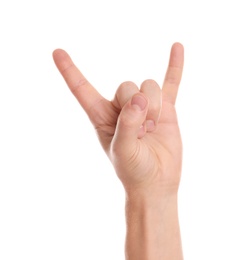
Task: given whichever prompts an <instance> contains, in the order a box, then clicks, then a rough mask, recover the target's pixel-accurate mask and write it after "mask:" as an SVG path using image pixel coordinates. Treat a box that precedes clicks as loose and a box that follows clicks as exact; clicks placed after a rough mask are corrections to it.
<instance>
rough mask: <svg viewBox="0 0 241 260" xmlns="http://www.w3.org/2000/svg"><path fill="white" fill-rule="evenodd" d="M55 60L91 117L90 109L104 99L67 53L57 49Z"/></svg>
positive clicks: (54, 53)
mask: <svg viewBox="0 0 241 260" xmlns="http://www.w3.org/2000/svg"><path fill="white" fill-rule="evenodd" d="M53 59H54V62H55V64H56V66H57V68H58V70H59V72H60V73H61V75H62V76H63V78H64V80H65V82H66V83H67V85H68V87H69V89H70V90H71V92H72V93H73V94H74V96H75V97H76V98H77V100H78V101H79V103H80V105H81V106H82V107H83V109H84V110H85V111H86V113H87V114H88V115H89V111H90V109H91V108H92V107H93V106H94V105H95V104H97V103H98V102H99V101H100V100H102V99H103V97H102V96H101V95H100V94H99V92H98V91H97V90H96V89H95V88H94V87H93V86H92V85H91V84H90V83H89V82H88V80H87V79H86V78H85V77H84V75H83V74H82V73H81V72H80V71H79V69H78V68H77V67H76V66H75V64H74V63H73V61H72V60H71V58H70V56H69V55H68V53H67V52H65V51H64V50H61V49H57V50H55V51H54V52H53Z"/></svg>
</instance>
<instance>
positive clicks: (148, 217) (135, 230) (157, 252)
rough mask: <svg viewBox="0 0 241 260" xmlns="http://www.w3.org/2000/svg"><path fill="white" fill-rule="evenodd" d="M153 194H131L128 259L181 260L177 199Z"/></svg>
mask: <svg viewBox="0 0 241 260" xmlns="http://www.w3.org/2000/svg"><path fill="white" fill-rule="evenodd" d="M150 194H151V195H150ZM150 194H144V193H134V194H130V193H129V194H127V199H126V222H127V234H126V245H125V250H126V259H127V260H181V259H183V256H182V246H181V236H180V229H179V222H178V209H177V195H171V196H163V195H160V194H155V192H154V191H153V194H152V192H150Z"/></svg>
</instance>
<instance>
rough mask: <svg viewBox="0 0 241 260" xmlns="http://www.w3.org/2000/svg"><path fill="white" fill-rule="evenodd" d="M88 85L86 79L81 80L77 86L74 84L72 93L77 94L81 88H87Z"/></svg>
mask: <svg viewBox="0 0 241 260" xmlns="http://www.w3.org/2000/svg"><path fill="white" fill-rule="evenodd" d="M87 84H88V81H87V79H85V78H81V79H79V80H78V81H77V82H76V83H75V84H73V86H72V88H71V91H72V92H73V93H76V92H79V90H80V89H81V88H83V86H86V85H87Z"/></svg>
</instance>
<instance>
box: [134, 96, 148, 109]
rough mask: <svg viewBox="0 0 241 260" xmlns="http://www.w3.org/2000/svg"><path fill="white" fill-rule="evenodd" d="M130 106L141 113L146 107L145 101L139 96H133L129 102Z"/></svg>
mask: <svg viewBox="0 0 241 260" xmlns="http://www.w3.org/2000/svg"><path fill="white" fill-rule="evenodd" d="M131 105H132V106H133V107H134V108H135V109H137V110H139V111H143V110H144V109H145V108H146V106H147V100H146V99H145V98H144V97H142V96H140V95H135V96H134V97H133V98H132V100H131Z"/></svg>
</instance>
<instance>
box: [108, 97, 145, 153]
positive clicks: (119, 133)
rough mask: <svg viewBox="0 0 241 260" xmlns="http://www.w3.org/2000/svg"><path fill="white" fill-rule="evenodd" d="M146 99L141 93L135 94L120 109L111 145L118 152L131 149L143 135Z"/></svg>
mask: <svg viewBox="0 0 241 260" xmlns="http://www.w3.org/2000/svg"><path fill="white" fill-rule="evenodd" d="M147 110H148V99H147V98H146V97H145V96H144V94H142V93H138V94H135V95H134V96H133V97H132V98H131V99H130V100H129V101H128V102H127V103H126V104H125V105H124V107H123V108H122V110H121V112H120V115H119V117H118V121H117V125H116V131H115V135H114V138H113V145H114V146H115V149H118V151H119V152H123V153H126V152H128V150H129V149H131V150H132V149H133V145H135V144H136V141H137V139H138V138H140V137H142V136H144V134H145V124H144V122H145V119H146V115H147Z"/></svg>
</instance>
